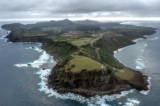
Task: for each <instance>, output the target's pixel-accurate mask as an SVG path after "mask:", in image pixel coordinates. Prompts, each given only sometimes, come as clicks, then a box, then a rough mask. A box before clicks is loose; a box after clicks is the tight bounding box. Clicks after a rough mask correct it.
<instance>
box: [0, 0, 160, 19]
mask: <svg viewBox="0 0 160 106" xmlns="http://www.w3.org/2000/svg"><path fill="white" fill-rule="evenodd" d="M64 18H68V19H74V20H75V19H95V20H107V19H108V20H111V19H113V20H119V19H122V20H123V19H128V20H130V19H135V20H136V19H144V20H148V19H153V20H160V0H3V1H2V0H1V1H0V20H41V19H43V20H47V19H48V20H50V19H56V20H57V19H64Z"/></svg>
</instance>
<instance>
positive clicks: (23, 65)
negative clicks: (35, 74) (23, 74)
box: [14, 64, 28, 67]
mask: <svg viewBox="0 0 160 106" xmlns="http://www.w3.org/2000/svg"><path fill="white" fill-rule="evenodd" d="M14 66H17V67H28V65H27V64H15V65H14Z"/></svg>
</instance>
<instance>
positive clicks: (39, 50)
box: [26, 47, 43, 52]
mask: <svg viewBox="0 0 160 106" xmlns="http://www.w3.org/2000/svg"><path fill="white" fill-rule="evenodd" d="M26 49H34V50H36V51H38V52H42V51H43V50H42V49H41V48H40V47H28V48H26Z"/></svg>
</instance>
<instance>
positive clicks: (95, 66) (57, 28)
mask: <svg viewBox="0 0 160 106" xmlns="http://www.w3.org/2000/svg"><path fill="white" fill-rule="evenodd" d="M2 28H4V29H6V30H11V33H10V34H9V35H8V36H7V38H8V39H9V41H12V42H41V43H42V44H43V45H42V48H43V49H44V50H46V51H47V52H48V53H49V54H50V55H52V56H54V58H55V60H56V61H57V65H56V66H55V67H54V68H53V69H52V72H51V73H50V75H49V76H48V86H49V87H51V88H53V89H56V90H57V91H58V92H59V93H67V92H72V93H76V94H81V95H83V96H86V97H90V96H95V95H105V94H115V93H120V92H121V91H124V90H129V89H133V88H135V89H137V90H148V87H147V85H148V82H147V79H148V77H147V76H145V75H143V74H142V73H140V72H138V71H135V70H133V69H130V68H127V67H125V66H124V65H123V64H121V63H119V61H118V60H116V59H115V58H114V56H113V51H115V50H117V49H119V48H122V47H125V46H128V45H131V44H134V43H135V42H132V40H133V39H136V38H142V37H143V38H145V37H144V35H151V34H153V33H155V29H154V28H151V27H140V26H132V25H121V24H120V23H109V22H107V23H102V22H98V21H92V20H84V21H76V22H72V21H70V20H68V19H65V20H61V21H53V20H52V21H49V22H38V23H36V24H28V25H23V24H19V23H13V24H6V25H2ZM93 30H94V34H93Z"/></svg>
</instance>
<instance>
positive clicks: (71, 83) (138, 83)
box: [7, 34, 149, 97]
mask: <svg viewBox="0 0 160 106" xmlns="http://www.w3.org/2000/svg"><path fill="white" fill-rule="evenodd" d="M7 38H8V39H9V41H11V42H40V43H42V46H41V48H42V49H43V50H45V51H46V52H47V53H48V54H50V55H51V56H53V58H54V59H55V60H56V61H57V62H58V61H59V60H60V58H59V56H58V55H56V53H54V52H52V51H50V50H48V48H47V47H46V46H45V43H46V41H48V39H46V40H41V38H39V37H20V38H17V37H14V36H12V34H9V35H8V36H7ZM58 68H59V66H58V65H56V66H55V67H53V69H52V71H51V73H50V75H49V76H48V87H49V88H52V89H54V90H57V92H58V93H60V94H64V93H68V92H71V93H75V94H80V95H82V96H85V97H92V96H96V95H99V96H102V95H111V94H118V93H120V92H121V91H128V90H130V89H137V90H139V91H142V90H144V91H147V90H148V87H147V86H148V84H149V83H148V81H147V80H148V77H147V76H145V75H143V74H142V73H141V72H139V71H133V72H134V74H135V76H134V78H133V79H131V80H130V81H126V80H122V79H120V78H118V77H117V76H116V75H114V74H112V75H111V73H110V70H109V69H106V70H102V71H97V70H91V71H90V72H88V73H87V74H85V75H84V76H83V75H82V74H83V73H76V76H77V77H78V76H79V77H81V78H79V79H76V77H75V74H73V73H69V77H68V76H67V77H68V78H69V80H66V81H60V80H57V76H56V71H57V69H58ZM97 73H100V74H99V76H95V77H94V75H93V74H97ZM90 74H92V76H93V77H91V78H88V77H87V75H90ZM74 77H75V78H74ZM70 78H72V80H70Z"/></svg>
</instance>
